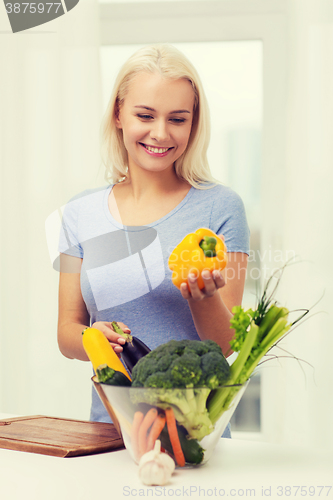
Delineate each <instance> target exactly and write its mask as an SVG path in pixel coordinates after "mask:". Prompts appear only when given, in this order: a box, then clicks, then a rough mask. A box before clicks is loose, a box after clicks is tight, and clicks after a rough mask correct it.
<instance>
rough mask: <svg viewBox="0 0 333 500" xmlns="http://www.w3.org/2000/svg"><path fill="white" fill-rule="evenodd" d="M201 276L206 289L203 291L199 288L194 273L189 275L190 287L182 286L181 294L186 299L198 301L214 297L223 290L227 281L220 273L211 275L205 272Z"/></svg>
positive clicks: (185, 284) (214, 272) (215, 272)
mask: <svg viewBox="0 0 333 500" xmlns="http://www.w3.org/2000/svg"><path fill="white" fill-rule="evenodd" d="M201 276H202V278H203V280H204V283H205V287H204V288H203V289H202V290H200V288H199V287H198V281H197V277H196V275H195V274H194V273H189V275H188V285H187V283H182V284H181V285H180V292H181V294H182V297H183V298H184V299H186V300H190V299H192V300H195V301H197V300H202V299H206V298H208V297H212V296H213V295H214V293H216V292H217V290H218V289H219V288H223V287H224V285H225V280H224V278H223V276H222V274H221V272H220V271H213V272H212V273H211V272H210V271H208V270H205V271H203V272H202V274H201Z"/></svg>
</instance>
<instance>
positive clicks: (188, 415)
mask: <svg viewBox="0 0 333 500" xmlns="http://www.w3.org/2000/svg"><path fill="white" fill-rule="evenodd" d="M229 372H230V367H229V364H228V362H227V360H226V359H225V357H224V356H223V354H222V350H221V348H220V346H219V345H218V344H216V342H214V341H213V340H204V341H200V340H187V339H184V340H179V341H177V340H170V341H169V342H167V343H166V344H162V345H160V346H158V347H157V348H156V349H154V350H152V351H151V352H150V353H149V354H147V355H146V356H145V357H144V358H142V359H140V360H139V361H138V363H137V364H136V365H135V367H134V368H133V372H132V387H144V388H156V389H157V388H159V389H160V390H159V391H149V390H147V391H133V392H132V396H131V397H132V401H133V402H135V403H140V402H144V403H147V404H150V405H152V406H158V407H159V408H161V409H164V410H165V409H166V408H169V407H170V406H171V407H172V408H173V411H174V414H175V417H176V420H177V422H178V423H179V424H181V425H182V426H183V427H185V429H186V430H187V432H188V434H189V436H190V438H193V439H198V440H200V439H202V438H203V437H204V436H206V435H207V434H209V433H210V432H212V431H213V429H214V426H213V424H212V422H211V420H210V417H209V410H208V409H207V405H206V403H207V398H208V396H209V394H210V392H211V390H212V389H215V388H217V387H218V386H221V385H223V384H224V383H225V382H226V381H227V380H228V378H229ZM182 389H187V390H186V391H184V390H182Z"/></svg>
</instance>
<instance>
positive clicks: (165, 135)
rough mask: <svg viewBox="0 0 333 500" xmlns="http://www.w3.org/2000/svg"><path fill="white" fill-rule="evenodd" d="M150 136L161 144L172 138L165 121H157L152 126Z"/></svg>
mask: <svg viewBox="0 0 333 500" xmlns="http://www.w3.org/2000/svg"><path fill="white" fill-rule="evenodd" d="M150 136H151V138H152V139H155V140H156V141H159V142H162V141H166V140H168V139H169V136H170V134H169V130H168V124H167V123H165V121H164V120H156V121H155V122H154V124H153V126H152V129H151V132H150Z"/></svg>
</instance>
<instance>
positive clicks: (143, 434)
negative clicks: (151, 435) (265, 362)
mask: <svg viewBox="0 0 333 500" xmlns="http://www.w3.org/2000/svg"><path fill="white" fill-rule="evenodd" d="M156 417H157V410H156V408H150V410H148V411H147V413H146V414H145V416H144V418H143V421H142V423H141V425H140V428H139V434H138V445H139V458H141V456H142V455H143V454H144V453H146V450H147V432H148V430H149V427H150V426H151V425H152V424H153V422H154V420H155V418H156Z"/></svg>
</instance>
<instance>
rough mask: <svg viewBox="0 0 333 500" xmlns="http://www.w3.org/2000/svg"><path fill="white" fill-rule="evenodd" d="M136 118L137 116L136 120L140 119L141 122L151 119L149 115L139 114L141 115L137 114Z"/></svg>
mask: <svg viewBox="0 0 333 500" xmlns="http://www.w3.org/2000/svg"><path fill="white" fill-rule="evenodd" d="M137 116H138V118H141V120H150V119H152V118H153V117H152V116H151V115H145V114H141V113H140V114H138V115H137Z"/></svg>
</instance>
